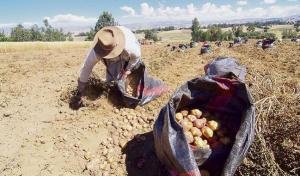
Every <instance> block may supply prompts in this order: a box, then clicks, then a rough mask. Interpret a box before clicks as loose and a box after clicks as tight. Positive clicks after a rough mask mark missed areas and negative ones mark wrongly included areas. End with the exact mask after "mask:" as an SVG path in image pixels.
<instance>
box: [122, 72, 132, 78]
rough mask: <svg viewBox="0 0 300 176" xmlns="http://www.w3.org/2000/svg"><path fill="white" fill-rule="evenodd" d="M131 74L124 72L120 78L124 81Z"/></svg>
mask: <svg viewBox="0 0 300 176" xmlns="http://www.w3.org/2000/svg"><path fill="white" fill-rule="evenodd" d="M130 74H131V71H129V70H127V71H125V72H124V74H123V76H122V79H126V78H127V76H128V75H130Z"/></svg>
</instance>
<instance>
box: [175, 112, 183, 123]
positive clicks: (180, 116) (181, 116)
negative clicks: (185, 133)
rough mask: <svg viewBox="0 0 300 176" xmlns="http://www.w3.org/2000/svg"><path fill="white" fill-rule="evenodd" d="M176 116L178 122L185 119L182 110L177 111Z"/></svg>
mask: <svg viewBox="0 0 300 176" xmlns="http://www.w3.org/2000/svg"><path fill="white" fill-rule="evenodd" d="M175 118H176V120H177V122H180V121H181V120H182V119H183V115H182V114H181V113H180V112H178V113H176V115H175Z"/></svg>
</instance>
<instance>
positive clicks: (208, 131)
mask: <svg viewBox="0 0 300 176" xmlns="http://www.w3.org/2000/svg"><path fill="white" fill-rule="evenodd" d="M175 118H176V121H177V122H178V123H179V124H180V125H181V126H182V127H183V130H184V134H185V136H186V139H187V141H188V143H189V144H190V145H192V146H195V147H198V148H204V149H205V148H206V149H209V148H215V147H217V146H219V145H221V144H223V145H229V144H230V138H229V137H226V136H225V133H224V130H222V129H221V128H220V123H219V122H217V121H215V120H208V119H207V118H205V117H204V116H203V113H202V111H200V110H199V109H192V110H190V111H189V110H181V111H180V112H177V113H176V115H175Z"/></svg>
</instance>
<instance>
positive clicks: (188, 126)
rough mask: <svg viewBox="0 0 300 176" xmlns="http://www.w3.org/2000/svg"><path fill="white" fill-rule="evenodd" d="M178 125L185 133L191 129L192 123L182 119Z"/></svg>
mask: <svg viewBox="0 0 300 176" xmlns="http://www.w3.org/2000/svg"><path fill="white" fill-rule="evenodd" d="M180 123H181V126H182V127H183V129H184V130H185V131H189V130H190V129H191V128H192V127H193V123H192V122H190V121H189V120H188V119H187V118H184V119H183V120H181V122H180Z"/></svg>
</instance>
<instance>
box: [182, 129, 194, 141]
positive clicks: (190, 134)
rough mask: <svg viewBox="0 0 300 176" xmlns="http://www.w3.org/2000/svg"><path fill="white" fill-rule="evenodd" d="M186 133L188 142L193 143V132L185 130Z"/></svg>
mask: <svg viewBox="0 0 300 176" xmlns="http://www.w3.org/2000/svg"><path fill="white" fill-rule="evenodd" d="M184 135H185V137H186V140H187V142H188V143H189V144H191V143H193V142H194V136H193V135H192V133H191V132H189V131H185V132H184Z"/></svg>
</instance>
